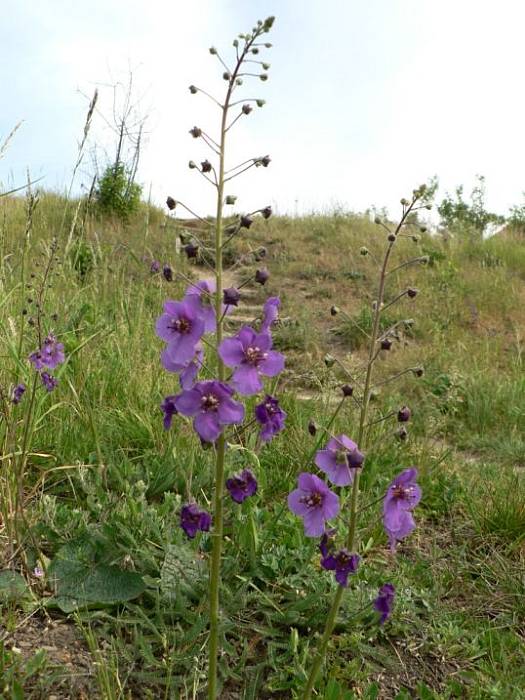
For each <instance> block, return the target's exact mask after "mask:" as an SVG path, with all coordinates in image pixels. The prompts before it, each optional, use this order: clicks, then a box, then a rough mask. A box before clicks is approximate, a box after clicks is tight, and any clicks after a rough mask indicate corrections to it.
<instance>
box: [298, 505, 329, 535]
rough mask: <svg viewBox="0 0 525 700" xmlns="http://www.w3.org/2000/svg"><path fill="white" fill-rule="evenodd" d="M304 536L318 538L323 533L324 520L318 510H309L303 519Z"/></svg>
mask: <svg viewBox="0 0 525 700" xmlns="http://www.w3.org/2000/svg"><path fill="white" fill-rule="evenodd" d="M303 522H304V534H305V535H306V536H307V537H319V536H320V535H322V534H323V532H324V526H325V518H324V516H323V512H322V511H321V510H320V509H319V508H309V509H308V513H306V515H305V516H304V518H303Z"/></svg>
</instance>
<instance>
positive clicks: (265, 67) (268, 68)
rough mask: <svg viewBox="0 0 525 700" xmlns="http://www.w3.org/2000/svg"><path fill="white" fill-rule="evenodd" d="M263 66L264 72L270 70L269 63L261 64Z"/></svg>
mask: <svg viewBox="0 0 525 700" xmlns="http://www.w3.org/2000/svg"><path fill="white" fill-rule="evenodd" d="M261 66H262V68H263V70H270V64H269V63H261Z"/></svg>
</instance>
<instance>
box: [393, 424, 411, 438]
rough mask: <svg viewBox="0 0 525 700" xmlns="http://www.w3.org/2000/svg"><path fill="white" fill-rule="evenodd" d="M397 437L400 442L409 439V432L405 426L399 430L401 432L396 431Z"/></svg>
mask: <svg viewBox="0 0 525 700" xmlns="http://www.w3.org/2000/svg"><path fill="white" fill-rule="evenodd" d="M395 436H396V438H397V439H398V440H401V442H404V441H405V440H406V439H407V437H408V430H407V429H406V428H405V426H403V427H402V428H399V430H396V432H395Z"/></svg>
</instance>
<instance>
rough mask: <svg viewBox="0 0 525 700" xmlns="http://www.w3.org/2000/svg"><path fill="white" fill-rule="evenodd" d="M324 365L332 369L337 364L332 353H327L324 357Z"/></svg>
mask: <svg viewBox="0 0 525 700" xmlns="http://www.w3.org/2000/svg"><path fill="white" fill-rule="evenodd" d="M324 363H325V365H326V366H327V367H328V368H329V369H330V367H333V366H334V364H335V357H333V355H330V353H327V354H326V355H325V356H324Z"/></svg>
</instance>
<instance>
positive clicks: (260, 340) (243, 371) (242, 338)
mask: <svg viewBox="0 0 525 700" xmlns="http://www.w3.org/2000/svg"><path fill="white" fill-rule="evenodd" d="M271 347H272V338H271V336H270V334H269V333H256V332H255V331H254V330H253V328H250V327H249V326H243V327H242V328H241V330H240V331H239V333H238V334H237V335H236V336H235V337H234V338H227V339H226V340H223V341H222V343H221V344H220V346H219V355H220V357H221V359H222V361H223V362H224V364H225V365H226V366H227V367H235V371H234V373H233V377H232V385H233V387H234V388H235V389H236V390H237V391H238V392H239V394H244V395H245V396H251V395H253V394H257V393H258V392H259V391H261V389H262V388H263V384H262V381H261V378H260V375H261V374H262V375H263V376H266V377H275V376H276V375H277V374H279V373H280V372H282V371H283V369H284V355H282V354H281V353H280V352H275V351H274V350H271Z"/></svg>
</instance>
